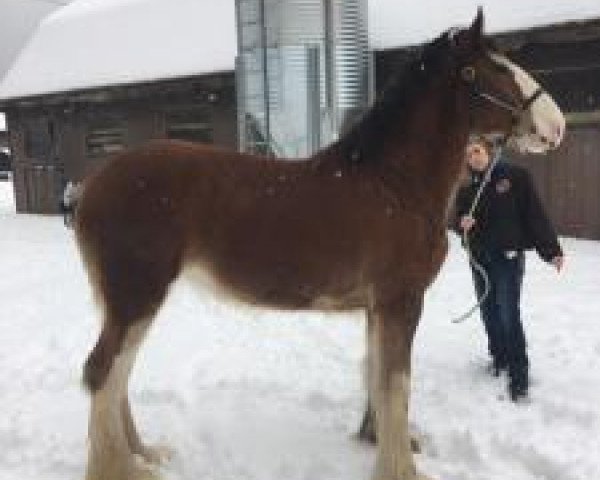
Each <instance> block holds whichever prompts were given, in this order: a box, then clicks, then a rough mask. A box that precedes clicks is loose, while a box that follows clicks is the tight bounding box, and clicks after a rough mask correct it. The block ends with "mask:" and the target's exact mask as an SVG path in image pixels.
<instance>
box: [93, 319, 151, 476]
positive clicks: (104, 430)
mask: <svg viewBox="0 0 600 480" xmlns="http://www.w3.org/2000/svg"><path fill="white" fill-rule="evenodd" d="M149 325H150V320H141V321H139V322H137V323H136V324H134V325H132V326H130V327H128V328H126V329H125V333H124V334H123V336H122V342H121V345H120V348H119V349H118V351H114V352H111V353H114V356H113V358H112V361H110V362H109V361H108V360H105V361H106V362H108V363H110V366H109V367H108V371H107V374H106V377H105V378H104V380H103V382H102V383H101V384H100V386H99V388H97V389H96V390H95V391H92V398H91V409H90V421H89V442H90V445H89V458H88V468H87V475H86V479H87V480H151V479H152V480H153V479H157V478H159V477H158V474H157V473H156V471H155V470H154V469H153V468H152V466H150V465H148V464H147V463H146V462H145V461H144V459H143V458H141V457H137V456H135V455H134V454H135V453H139V452H136V451H135V450H133V449H132V447H131V445H130V442H131V432H132V429H133V430H134V431H135V426H134V425H133V420H132V419H131V416H129V419H128V420H127V421H126V419H125V415H124V414H123V407H122V406H123V404H124V402H128V398H127V385H128V380H129V375H130V373H131V369H132V367H133V363H134V361H135V356H136V353H137V350H138V347H139V345H140V343H141V341H142V340H143V337H144V334H145V332H146V330H147V328H148V326H149ZM106 328H107V325H106V324H105V326H104V329H106ZM110 328H111V327H110V326H109V327H108V329H110ZM100 337H101V338H100V341H101V340H102V335H101V336H100ZM89 364H90V361H88V365H89ZM129 421H130V422H131V423H128V422H129ZM135 436H136V438H137V443H138V445H140V446H141V442H140V441H139V437H138V436H137V432H135Z"/></svg>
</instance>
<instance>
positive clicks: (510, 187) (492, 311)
mask: <svg viewBox="0 0 600 480" xmlns="http://www.w3.org/2000/svg"><path fill="white" fill-rule="evenodd" d="M494 153H495V152H494V145H493V144H492V143H491V142H489V141H487V140H486V139H485V138H483V137H474V138H471V139H470V140H469V143H468V145H467V149H466V160H467V166H468V179H467V182H466V183H465V185H463V186H462V187H461V188H460V189H459V191H458V193H457V196H456V201H455V212H456V219H455V225H454V229H455V230H456V231H457V232H458V233H460V234H461V235H463V240H465V239H466V242H465V241H463V243H468V246H469V249H470V252H471V256H472V259H473V260H475V261H476V262H477V263H478V264H479V265H481V267H482V268H483V269H484V270H485V273H486V274H487V276H488V278H489V292H488V294H487V296H485V299H484V300H483V302H482V303H481V304H480V312H481V318H482V320H483V324H484V327H485V331H486V334H487V338H488V347H489V352H490V355H491V357H492V371H493V373H494V375H495V376H499V375H500V372H501V371H503V370H507V371H508V378H509V382H508V391H509V394H510V397H511V399H512V400H513V401H517V400H518V399H520V398H522V397H526V396H527V394H528V388H529V359H528V357H527V351H526V339H525V333H524V330H523V325H522V321H521V311H520V302H521V287H522V283H523V274H524V268H525V254H524V251H525V250H528V249H532V248H535V249H536V250H537V253H538V254H539V256H540V257H541V258H542V259H543V260H545V261H547V262H549V263H551V264H552V265H554V267H555V268H556V270H557V271H558V272H560V270H561V269H562V267H563V263H564V255H563V251H562V249H561V247H560V244H559V242H558V238H557V236H556V233H555V231H554V228H553V227H552V224H551V223H550V221H549V219H548V216H547V215H546V213H545V212H544V208H543V207H542V203H541V202H540V199H539V197H538V195H537V193H536V190H535V188H534V185H533V181H532V178H531V176H530V174H529V172H528V171H527V170H525V169H524V168H522V167H520V166H517V165H513V164H510V163H508V162H506V161H504V159H501V160H500V161H499V162H498V163H497V164H496V166H494V167H493V170H492V171H491V172H489V173H490V174H491V176H490V177H489V181H488V182H487V183H486V185H485V186H484V187H483V190H482V192H481V196H480V198H479V202H478V204H477V206H476V208H475V209H474V211H473V213H472V214H469V213H470V211H471V206H472V204H473V200H474V199H475V197H476V195H477V191H478V189H479V187H480V185H481V182H482V181H484V178H485V175H486V172H487V170H488V169H489V168H490V166H491V163H492V156H493V154H494ZM470 263H471V270H472V274H473V281H474V286H475V291H476V293H477V297H478V298H480V299H481V298H482V297H483V296H484V294H485V289H486V285H485V280H484V278H483V276H482V273H481V272H480V271H478V269H477V267H476V266H475V265H473V262H470Z"/></svg>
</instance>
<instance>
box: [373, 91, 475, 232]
mask: <svg viewBox="0 0 600 480" xmlns="http://www.w3.org/2000/svg"><path fill="white" fill-rule="evenodd" d="M456 95H457V93H456V92H453V91H446V92H444V91H440V90H436V91H434V92H431V94H430V95H428V96H427V99H428V100H427V101H426V102H425V103H423V104H421V106H420V108H419V109H418V110H417V111H415V112H414V115H413V116H412V121H411V122H410V125H408V126H407V125H403V126H401V130H404V131H400V132H397V135H393V133H392V134H391V135H390V137H389V140H388V142H387V145H386V146H385V154H384V158H385V161H384V164H383V165H382V173H383V175H384V176H385V177H386V182H390V184H391V185H392V188H394V189H395V190H396V191H397V192H398V194H399V195H402V196H404V197H406V196H411V197H412V198H411V199H410V200H411V203H412V204H414V205H415V206H417V208H420V209H422V210H423V211H424V213H426V214H427V215H428V217H430V218H432V217H436V220H438V221H440V222H442V221H444V220H445V216H446V214H447V211H448V203H449V202H450V200H451V197H452V196H453V193H454V190H455V186H456V184H457V182H458V178H459V175H460V171H461V166H462V160H463V158H464V148H465V144H466V140H467V135H468V116H467V115H468V112H467V110H466V104H464V102H460V101H459V100H460V99H459V98H457V97H456Z"/></svg>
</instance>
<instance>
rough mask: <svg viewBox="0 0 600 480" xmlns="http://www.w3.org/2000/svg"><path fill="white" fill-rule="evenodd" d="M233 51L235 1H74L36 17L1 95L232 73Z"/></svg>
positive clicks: (16, 95)
mask: <svg viewBox="0 0 600 480" xmlns="http://www.w3.org/2000/svg"><path fill="white" fill-rule="evenodd" d="M236 49H237V43H236V34H235V11H234V2H233V1H229V0H228V1H223V0H201V1H199V0H170V1H169V2H165V1H164V0H77V1H74V2H72V3H70V4H69V5H67V6H65V7H63V8H60V9H58V10H56V11H55V12H54V13H52V14H50V15H49V16H48V17H47V18H46V19H45V20H44V21H42V22H41V24H40V26H39V28H38V29H37V31H36V32H35V33H34V34H33V36H32V37H31V39H30V41H29V42H28V44H27V45H26V46H25V48H24V49H23V51H22V52H21V54H20V55H19V57H18V58H17V60H16V62H15V63H14V64H13V66H12V68H11V69H10V70H9V71H8V73H7V74H6V76H5V77H4V80H3V81H2V83H1V84H0V98H2V99H8V98H16V97H25V96H29V95H36V94H41V93H55V92H63V91H68V90H77V89H82V88H93V87H99V86H105V85H119V84H128V83H135V82H143V81H151V80H156V79H168V78H175V77H185V76H192V75H200V74H205V73H212V72H220V71H231V70H233V68H234V59H235V54H236Z"/></svg>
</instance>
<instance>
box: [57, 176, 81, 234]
mask: <svg viewBox="0 0 600 480" xmlns="http://www.w3.org/2000/svg"><path fill="white" fill-rule="evenodd" d="M80 195H81V184H80V183H77V182H72V181H68V182H67V185H66V186H65V189H64V190H63V195H62V198H61V200H60V204H59V210H60V213H62V215H63V219H64V223H65V226H66V227H69V228H70V227H71V226H72V223H73V216H74V215H75V208H76V206H77V201H78V200H79V196H80Z"/></svg>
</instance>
